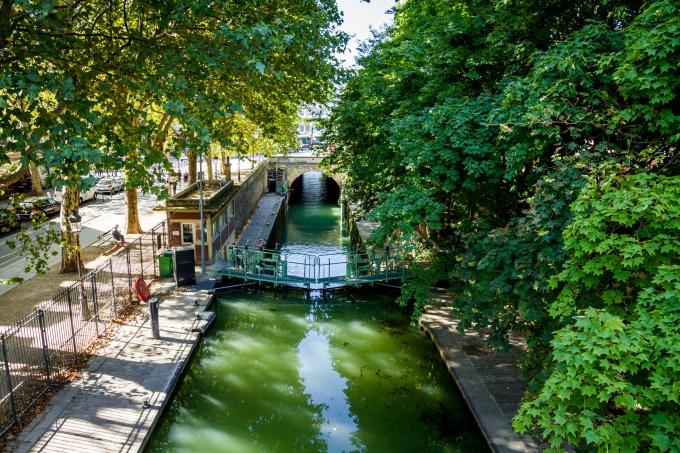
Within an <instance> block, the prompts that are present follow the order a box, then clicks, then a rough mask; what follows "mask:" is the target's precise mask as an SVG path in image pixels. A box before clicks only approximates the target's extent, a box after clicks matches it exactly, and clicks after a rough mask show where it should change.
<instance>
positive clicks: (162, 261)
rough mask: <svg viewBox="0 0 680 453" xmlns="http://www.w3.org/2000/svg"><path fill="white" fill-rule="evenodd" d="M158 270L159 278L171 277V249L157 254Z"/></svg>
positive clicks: (172, 270)
mask: <svg viewBox="0 0 680 453" xmlns="http://www.w3.org/2000/svg"><path fill="white" fill-rule="evenodd" d="M158 270H159V274H160V277H161V278H168V277H172V275H173V272H174V269H173V267H172V251H171V250H169V251H166V252H164V253H163V254H161V255H158Z"/></svg>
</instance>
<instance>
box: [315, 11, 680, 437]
mask: <svg viewBox="0 0 680 453" xmlns="http://www.w3.org/2000/svg"><path fill="white" fill-rule="evenodd" d="M678 17H679V15H678V10H677V5H676V4H675V3H674V2H671V1H663V0H659V1H648V2H645V3H642V2H636V1H613V2H606V3H602V2H595V1H593V2H590V1H586V2H569V1H560V0H552V1H549V2H541V3H536V2H524V1H519V0H518V1H514V0H513V1H491V0H489V1H482V2H477V1H475V2H473V1H454V2H444V1H437V0H421V1H406V2H403V3H401V4H400V5H398V6H397V8H396V16H395V24H394V26H393V27H392V28H391V29H389V30H387V31H386V32H384V33H381V34H377V35H376V36H375V37H374V39H373V40H372V41H371V42H369V43H368V45H367V46H366V47H365V53H364V54H363V55H362V57H361V58H360V60H359V61H360V63H361V67H360V68H359V69H358V70H357V71H356V73H355V74H354V75H353V76H352V77H350V78H349V80H348V81H347V83H346V85H345V86H344V89H343V91H342V93H341V94H340V96H339V99H338V101H337V103H336V105H335V107H334V108H333V110H332V112H331V115H330V118H329V120H328V121H326V122H325V124H324V125H323V127H324V129H325V130H326V131H327V132H326V137H325V140H326V141H327V142H329V143H332V144H333V147H334V151H333V152H332V153H331V154H330V156H329V157H328V158H327V159H326V162H325V165H327V166H328V167H329V168H330V170H331V171H333V172H342V173H344V174H345V180H344V181H343V194H344V196H345V197H347V198H348V200H349V201H350V202H352V203H355V204H357V205H358V206H360V207H361V210H362V211H363V212H364V213H366V214H367V215H368V216H370V217H372V218H374V219H376V220H378V221H379V222H380V224H381V226H380V228H379V229H378V231H377V232H376V235H375V237H374V240H375V241H377V242H379V243H381V242H382V241H384V240H385V239H386V238H388V237H389V238H397V239H398V240H400V241H401V242H402V243H403V244H404V246H405V247H409V248H410V253H411V254H412V255H413V257H414V262H413V264H412V269H413V278H411V279H410V280H409V281H407V282H405V284H404V287H403V290H402V298H401V300H402V301H404V302H405V301H407V300H409V299H410V298H411V297H415V298H416V302H417V303H416V311H415V314H416V315H417V314H418V312H419V309H420V307H422V305H423V304H425V303H428V302H429V299H428V292H429V291H428V289H429V288H430V286H431V285H432V284H435V283H439V284H445V285H447V286H449V287H450V289H451V291H452V292H453V293H454V294H455V295H456V298H455V304H454V313H455V314H456V315H457V316H459V317H460V318H461V321H462V323H461V325H462V326H464V327H476V328H479V329H483V330H485V331H487V332H488V333H489V334H490V335H489V338H490V342H491V344H492V345H494V346H496V347H498V348H504V347H506V346H507V344H508V343H507V339H508V333H509V332H512V331H516V332H519V333H522V334H524V336H525V338H526V340H527V345H528V353H527V354H526V356H525V358H524V360H523V367H524V370H525V373H526V375H527V376H528V377H529V378H530V387H529V393H528V394H527V403H526V404H525V406H524V408H525V409H523V411H524V412H523V414H524V415H522V416H521V417H520V418H521V422H518V425H517V426H518V427H520V428H523V429H525V428H526V429H528V428H530V427H534V428H538V431H539V433H542V434H543V435H544V436H545V438H546V439H547V440H548V441H550V442H551V444H552V445H554V446H556V447H559V446H560V445H562V444H561V442H562V441H565V442H567V443H571V444H572V445H574V446H579V447H581V446H583V447H584V448H593V447H595V448H606V445H607V444H606V442H604V441H603V440H602V439H603V437H600V438H599V440H598V441H594V440H593V438H592V437H591V434H590V433H588V438H587V437H586V431H585V428H584V425H579V424H578V423H575V422H574V420H573V419H569V421H568V422H566V424H565V423H562V422H561V421H560V422H559V423H555V419H556V417H561V416H562V415H563V414H564V413H568V414H574V412H573V410H574V407H575V406H572V405H570V404H571V403H570V401H569V399H568V398H567V397H565V398H561V397H560V396H559V393H557V388H558V387H559V383H560V382H569V383H570V384H569V385H572V384H574V383H575V382H576V381H578V382H580V381H579V379H578V378H577V379H576V380H574V379H570V380H567V379H566V375H565V373H573V372H574V370H575V369H577V368H576V367H575V366H574V363H575V360H577V359H576V357H578V356H579V354H584V353H585V352H584V349H583V348H586V344H587V340H584V341H583V342H582V343H580V344H579V346H578V347H574V345H573V341H574V339H575V338H576V337H577V336H578V338H581V339H583V338H587V337H588V335H593V334H594V332H595V331H596V330H597V329H599V328H602V326H603V325H606V326H609V327H612V329H610V330H611V332H610V333H611V338H614V337H617V338H619V339H620V340H621V341H624V340H625V341H624V343H625V342H628V340H626V339H623V337H621V336H620V333H621V332H622V331H625V332H626V334H628V332H629V327H628V326H629V325H631V326H632V325H635V326H638V324H637V321H636V319H641V318H643V313H642V312H638V311H636V309H633V306H634V305H639V304H640V303H641V302H642V301H641V300H638V299H636V298H635V297H633V296H634V295H635V294H637V291H638V290H635V291H633V294H632V295H631V297H630V298H628V299H626V304H628V305H627V306H628V307H630V308H631V309H630V310H627V311H626V312H625V313H621V312H619V311H616V310H615V311H612V310H610V309H607V310H605V311H604V312H602V311H599V312H597V313H596V312H593V311H592V310H602V309H603V303H604V301H607V300H612V299H611V298H612V297H615V295H616V294H618V293H617V291H621V287H620V286H621V284H620V283H617V282H616V281H615V280H611V279H607V278H606V277H605V276H602V277H601V280H597V281H598V282H599V284H600V285H601V287H600V288H599V289H598V291H594V290H593V291H590V290H589V291H587V292H586V293H583V295H582V296H580V297H585V298H584V299H581V298H579V299H578V303H577V305H576V309H575V310H574V309H573V306H570V305H563V304H561V303H560V302H559V301H565V300H570V297H571V296H572V295H573V294H568V295H566V296H565V293H563V291H564V290H565V288H568V287H569V285H570V284H575V285H577V287H579V288H580V287H581V285H584V284H590V282H592V281H594V280H596V279H597V278H596V277H595V276H593V275H589V276H585V275H583V274H577V273H574V274H573V275H577V276H578V278H576V277H575V278H576V281H575V282H572V283H569V282H568V281H566V280H561V279H560V278H558V277H557V276H558V275H562V274H561V272H563V270H564V269H568V268H569V266H570V263H574V268H573V272H576V269H583V268H585V269H588V268H589V266H592V264H591V263H590V260H591V258H592V256H593V254H594V253H595V252H594V250H596V249H593V250H584V248H583V247H577V246H575V245H574V243H571V242H570V241H571V239H570V231H572V230H570V228H571V227H570V225H572V222H578V221H582V222H583V223H581V224H579V228H582V229H585V226H586V225H587V224H588V222H590V223H591V225H592V223H593V222H596V221H598V219H600V220H601V219H602V218H603V217H604V216H605V212H604V211H599V212H598V213H597V215H594V216H589V215H588V214H587V213H588V212H590V211H589V210H596V209H597V205H596V204H594V203H597V200H596V198H595V195H593V194H594V192H593V190H594V189H593V188H592V185H591V186H589V185H588V183H587V181H592V180H590V179H587V178H595V179H594V181H595V182H596V183H597V184H600V185H601V184H605V181H610V183H611V184H613V185H616V186H617V187H619V186H620V185H622V184H623V182H622V181H628V178H630V179H629V181H634V182H635V184H643V182H644V181H649V180H650V179H651V180H654V181H655V183H654V184H653V185H647V186H644V187H645V188H644V190H642V193H647V192H649V193H650V196H651V193H652V192H653V194H654V196H653V197H652V198H651V199H650V198H649V197H648V198H644V199H645V200H647V201H648V203H647V204H641V205H639V206H635V205H631V209H640V210H642V209H644V206H647V207H649V206H656V205H657V203H665V204H669V203H671V201H670V200H671V199H672V198H673V197H674V196H673V195H670V192H671V191H672V187H673V186H674V184H675V180H676V179H677V177H678V173H679V171H680V166H679V165H678V163H679V161H678V152H677V147H678V141H679V138H680V137H679V136H678V134H677V131H678V127H677V118H678V115H677V113H678V112H677V105H678V102H677V100H678V99H677V96H678V95H679V93H680V90H678V78H677V68H678V67H680V59H679V58H680V57H679V55H680V54H679V53H678V52H677V48H678V45H680V44H679V43H680V39H679V37H680V26H679V24H678V19H677V18H678ZM388 163H389V164H388ZM590 184H593V183H590ZM631 184H632V183H631ZM645 184H646V183H645ZM626 187H627V189H625V190H622V191H619V192H617V194H618V195H617V197H620V198H625V197H631V196H633V195H631V194H632V193H634V191H633V189H632V188H631V187H632V186H631V185H630V184H628V183H627V184H626ZM664 190H667V191H669V196H668V198H666V197H665V196H664V197H662V196H661V194H660V192H663V191H664ZM637 196H638V198H640V199H641V200H642V199H643V198H641V194H638V195H637ZM577 200H578V201H577ZM662 200H665V201H662ZM610 202H612V201H611V200H610ZM676 205H677V203H676ZM578 206H581V207H582V208H581V209H583V211H582V212H581V213H580V214H579V212H576V210H575V209H576V207H578ZM610 207H611V206H610ZM616 212H617V215H620V216H621V215H623V214H622V213H621V212H620V211H618V210H617V211H616ZM579 215H581V216H582V217H581V219H580V220H579ZM640 225H645V222H644V221H642V220H641V223H640ZM637 226H639V225H636V227H635V228H637ZM657 226H658V228H655V229H654V230H648V232H649V233H650V234H652V235H653V237H654V238H655V239H652V237H651V236H650V238H649V240H650V241H657V240H661V241H663V240H665V239H664V238H669V237H675V236H674V235H676V233H675V230H674V228H675V227H674V226H673V225H672V224H669V223H667V222H666V223H664V222H660V221H659V222H658V223H657ZM610 228H613V226H612V225H611V224H608V225H604V224H603V225H602V229H603V234H609V233H610V232H611V231H610ZM641 228H646V227H645V226H641ZM577 229H578V228H577ZM574 231H576V230H574ZM612 240H613V239H612ZM583 241H584V239H583V238H580V239H578V241H577V242H583ZM592 246H593V247H596V245H594V244H593V245H592ZM621 253H622V254H621V255H616V254H612V255H610V256H608V257H607V258H606V259H607V260H609V262H611V261H615V260H618V259H625V257H626V256H627V255H624V252H621ZM625 253H629V252H625ZM603 259H605V258H603ZM675 264H677V263H676V262H675V261H673V260H672V259H671V258H670V257H668V256H666V257H665V258H663V259H661V258H659V261H658V262H656V263H655V264H654V266H655V267H654V268H655V269H657V268H658V269H664V272H665V273H666V274H668V273H672V271H673V269H675V268H674V267H673V266H674V265H675ZM664 266H671V267H664ZM641 272H642V271H641ZM643 273H644V274H645V276H646V277H645V278H647V279H653V278H654V277H653V275H655V273H656V271H655V272H651V271H644V272H643ZM651 281H652V280H649V281H648V282H647V283H645V285H647V286H641V287H640V289H639V291H644V288H648V289H649V291H650V292H658V294H661V293H662V290H661V289H659V288H661V287H662V286H663V285H662V284H661V283H656V284H652V283H649V282H651ZM550 282H554V283H553V284H550ZM617 285H618V286H617ZM654 285H657V286H655V288H656V289H654V290H652V289H651V287H652V286H654ZM628 286H630V285H629V284H628V283H627V284H626V285H624V286H623V287H624V288H627V287H628ZM624 292H625V290H624ZM579 294H581V293H579ZM645 294H646V293H645ZM616 297H618V296H616ZM650 297H651V296H650ZM565 298H566V299H565ZM635 300H638V302H637V304H633V301H635ZM649 300H652V299H649ZM570 307H571V308H570ZM567 308H569V309H567ZM591 309H592V310H591ZM645 310H646V309H645ZM645 313H646V312H645ZM654 313H657V314H658V312H654ZM657 314H655V315H649V316H647V315H645V316H647V318H646V319H650V316H651V318H652V319H657ZM572 316H584V317H586V318H587V319H588V321H587V322H586V321H583V322H581V321H575V320H574V318H573V317H572ZM611 316H614V317H618V318H619V319H620V321H621V322H622V323H623V324H624V326H626V327H624V328H622V330H621V329H618V327H617V326H618V324H617V323H618V321H612V319H613V318H611ZM579 319H580V318H579ZM575 323H576V324H575ZM612 323H613V324H612ZM614 327H616V328H614ZM565 329H566V330H565ZM617 329H618V330H617ZM555 332H560V333H559V334H557V336H556V334H555ZM646 332H649V335H652V336H653V337H654V340H653V341H652V340H650V343H649V344H645V345H644V348H643V351H644V352H645V353H646V354H651V349H652V348H655V347H657V346H653V344H656V345H661V344H666V345H667V340H668V339H669V338H673V336H672V331H668V330H667V331H665V332H661V331H659V330H656V329H652V328H651V327H650V326H648V327H646ZM567 339H568V340H567ZM657 340H658V342H657ZM668 341H671V342H673V340H668ZM652 343H653V344H652ZM626 344H629V343H626ZM667 346H668V345H667ZM659 347H660V346H659ZM663 347H664V348H665V347H666V346H663ZM673 348H675V343H673V345H670V346H668V348H667V349H664V350H663V351H662V352H660V353H659V354H660V355H655V356H654V357H662V356H664V354H667V351H670V350H674V349H673ZM622 350H623V349H622ZM651 356H652V355H650V357H651ZM601 359H602V360H603V361H602V363H601V364H597V363H596V364H592V365H593V366H592V367H591V368H590V369H589V371H593V372H594V374H587V375H586V376H589V377H591V378H593V376H595V375H598V374H599V373H600V371H599V370H600V369H599V368H598V366H600V365H602V367H606V362H605V361H604V356H602V355H600V356H598V359H597V360H596V362H597V361H598V360H601ZM671 371H673V368H670V371H668V370H667V371H666V372H664V373H665V374H664V375H668V374H669V373H670V372H671ZM638 377H639V376H638ZM638 377H636V378H631V379H632V380H636V379H638ZM623 380H624V381H628V379H627V378H626V377H624V378H623ZM565 385H567V384H565ZM574 385H575V384H574ZM645 385H646V384H645ZM650 385H651V384H650ZM556 386H557V387H556ZM642 387H644V385H643V386H642ZM590 396H592V395H590ZM534 398H537V399H536V400H535V403H532V401H534ZM664 398H665V397H661V398H660V399H659V400H658V401H657V402H650V403H646V404H649V405H648V406H643V408H642V409H641V410H639V411H637V412H635V411H633V412H635V414H634V415H633V413H631V412H630V410H627V409H630V407H628V408H627V409H626V407H625V406H620V404H622V403H621V401H619V400H613V399H612V400H611V402H610V403H609V404H606V402H603V404H602V405H601V406H598V411H599V412H598V411H595V412H597V413H598V415H597V417H601V418H599V419H597V417H595V416H591V415H592V414H590V415H587V418H589V420H590V422H591V423H593V426H597V424H598V423H601V424H602V426H604V424H605V421H604V420H610V419H611V417H615V416H616V415H618V413H619V411H624V414H625V417H629V418H630V417H637V418H636V420H638V422H639V423H640V424H641V426H645V428H644V430H645V432H646V433H647V434H646V435H648V436H652V437H654V436H656V437H654V438H655V439H656V438H657V437H658V436H661V435H668V433H669V432H671V431H672V430H673V429H676V430H677V429H678V425H677V420H676V419H675V418H672V417H669V418H664V417H665V416H662V415H653V414H654V411H655V410H656V409H654V407H656V406H657V405H658V407H662V406H663V410H664V411H667V412H668V413H673V412H678V407H677V401H674V400H672V399H671V400H669V399H664ZM548 400H550V404H548V407H547V408H546V407H545V404H544V405H543V406H542V404H543V403H545V402H546V401H548ZM579 401H580V400H579ZM646 407H649V412H647V411H646V409H645V408H646ZM607 411H610V413H607ZM581 415H583V414H582V413H581ZM632 419H633V418H630V420H632ZM654 420H657V421H654ZM657 422H658V423H662V424H663V426H664V427H663V428H659V426H661V425H659V426H657V425H655V423H657ZM626 423H627V422H626ZM658 423H657V424H658ZM630 426H632V424H630V425H628V424H625V425H624V424H621V425H618V426H617V427H616V428H615V429H616V430H617V436H618V437H617V438H616V439H618V440H613V441H612V443H610V444H609V445H610V446H612V445H614V446H621V445H638V444H632V443H631V444H626V442H628V440H629V438H630V436H628V435H627V434H626V431H625V430H626V429H629V428H630ZM654 426H657V428H659V429H661V431H663V430H666V431H663V432H661V431H659V430H658V429H657V428H654ZM648 428H649V429H648ZM602 429H605V428H602ZM606 429H610V428H606ZM655 430H656V431H655ZM631 432H632V431H631ZM639 432H642V430H640V431H639ZM601 434H602V435H604V431H603V432H602V433H601ZM612 439H614V437H612ZM650 439H651V437H648V438H647V440H640V441H639V445H640V448H641V449H644V448H659V449H664V448H666V449H669V448H671V447H664V445H666V446H667V445H669V444H668V443H667V442H666V441H665V440H663V439H662V440H661V441H660V443H655V441H652V440H650ZM670 445H672V444H670Z"/></svg>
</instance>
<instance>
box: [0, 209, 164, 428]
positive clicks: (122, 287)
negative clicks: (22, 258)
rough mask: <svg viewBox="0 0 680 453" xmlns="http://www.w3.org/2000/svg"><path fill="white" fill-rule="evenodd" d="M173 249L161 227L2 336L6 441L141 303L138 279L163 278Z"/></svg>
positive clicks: (0, 389)
mask: <svg viewBox="0 0 680 453" xmlns="http://www.w3.org/2000/svg"><path fill="white" fill-rule="evenodd" d="M167 246H168V230H167V225H166V222H161V223H160V224H158V225H156V226H155V227H154V228H152V229H151V231H149V232H147V233H144V234H142V235H141V236H140V237H139V238H137V239H135V240H134V241H132V242H130V243H129V244H128V245H127V246H125V247H124V248H122V249H120V250H119V251H118V253H115V254H114V255H112V256H111V257H110V258H109V259H108V260H106V262H105V263H104V264H100V265H99V266H98V267H97V268H95V269H94V270H92V271H90V272H88V273H87V274H86V275H84V276H83V277H82V278H81V279H78V280H77V281H76V282H75V283H73V284H71V285H69V286H68V287H66V288H63V289H60V290H59V291H57V292H56V293H55V294H54V295H53V296H52V297H51V298H50V299H48V300H46V301H44V302H43V303H42V304H41V305H40V306H39V307H38V308H36V309H34V310H32V311H31V312H30V313H28V314H27V315H26V316H24V317H23V318H22V319H20V320H19V321H17V322H16V323H15V324H14V325H13V326H11V327H10V328H8V329H7V330H5V331H4V332H2V333H0V367H1V368H2V370H0V436H1V435H4V434H5V433H6V432H7V431H8V430H9V429H11V428H12V427H13V426H14V425H15V424H17V423H18V422H19V420H20V419H21V417H22V416H23V415H24V414H25V413H26V412H27V411H28V410H29V409H30V408H31V407H32V406H34V405H35V404H36V403H37V402H38V401H39V400H40V398H41V397H42V396H43V395H44V394H45V393H46V392H47V391H48V390H49V389H50V388H51V387H56V386H59V385H61V384H63V383H64V382H65V381H66V380H67V378H68V375H69V371H70V370H72V369H73V368H74V366H76V365H77V364H79V363H81V362H82V360H84V359H86V358H87V357H88V356H89V353H90V352H91V351H90V350H91V349H92V347H93V344H94V343H95V342H96V341H97V339H98V338H100V337H101V336H102V335H103V334H104V333H105V332H106V331H107V329H109V328H110V327H111V325H112V323H113V322H114V321H115V320H116V319H117V318H119V317H120V315H121V313H123V312H124V311H125V310H126V309H127V308H128V307H130V305H131V304H132V303H133V302H134V301H135V300H136V295H135V293H134V291H133V282H134V280H135V279H136V278H137V276H142V277H144V278H145V279H146V280H152V279H154V278H156V277H158V271H159V269H158V268H157V263H156V255H157V254H158V251H160V250H162V249H165V248H167Z"/></svg>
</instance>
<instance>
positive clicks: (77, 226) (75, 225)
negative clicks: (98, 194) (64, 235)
mask: <svg viewBox="0 0 680 453" xmlns="http://www.w3.org/2000/svg"><path fill="white" fill-rule="evenodd" d="M81 220H82V219H81V217H80V215H79V214H78V212H74V213H73V214H71V217H69V223H70V224H71V233H75V236H76V238H75V242H76V246H77V247H78V250H76V265H77V266H78V282H79V285H78V287H79V291H78V301H79V302H80V315H81V316H82V318H83V320H88V319H90V307H88V306H87V299H86V298H85V284H84V283H83V269H82V268H81V267H80V230H81Z"/></svg>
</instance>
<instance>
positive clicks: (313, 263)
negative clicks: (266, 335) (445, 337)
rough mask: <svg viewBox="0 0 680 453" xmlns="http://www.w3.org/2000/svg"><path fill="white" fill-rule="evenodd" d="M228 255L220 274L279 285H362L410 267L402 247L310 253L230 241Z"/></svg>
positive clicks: (395, 275) (395, 276)
mask: <svg viewBox="0 0 680 453" xmlns="http://www.w3.org/2000/svg"><path fill="white" fill-rule="evenodd" d="M224 259H225V261H226V267H224V268H222V269H220V270H219V271H218V272H217V273H218V274H220V275H223V276H226V277H230V278H241V279H243V280H246V281H248V280H254V281H261V282H268V283H273V284H274V285H275V286H278V285H290V286H306V287H311V285H320V286H321V287H327V286H358V285H362V284H366V283H377V282H387V281H390V280H399V279H402V278H404V277H405V276H406V274H407V271H408V268H407V263H406V260H405V257H404V255H403V254H402V253H401V252H400V251H392V253H390V252H389V251H387V252H381V253H380V254H376V253H371V252H362V253H347V254H345V253H336V254H326V255H308V254H302V253H289V252H281V251H278V250H268V249H259V248H249V247H245V246H237V245H230V246H228V247H227V248H226V249H225V256H224Z"/></svg>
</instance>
